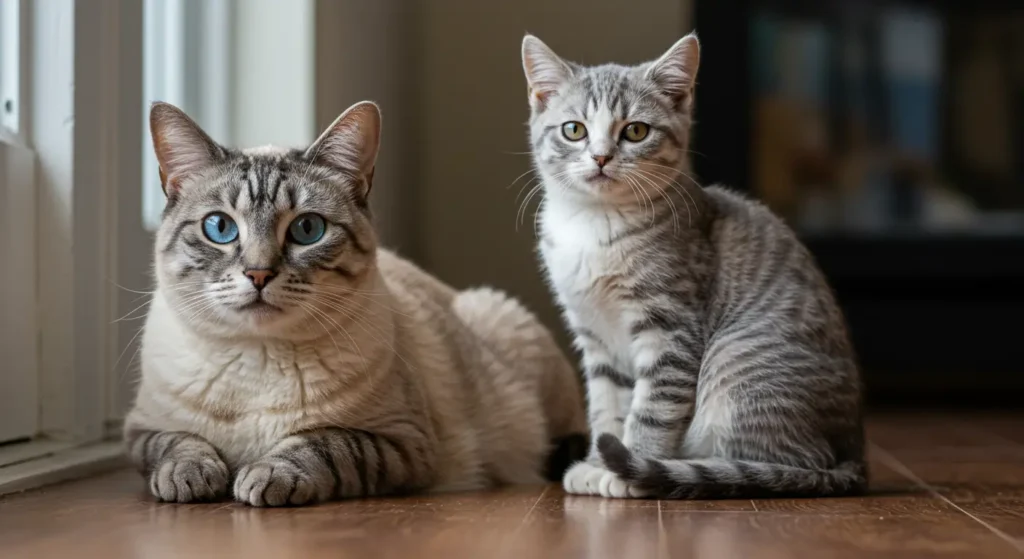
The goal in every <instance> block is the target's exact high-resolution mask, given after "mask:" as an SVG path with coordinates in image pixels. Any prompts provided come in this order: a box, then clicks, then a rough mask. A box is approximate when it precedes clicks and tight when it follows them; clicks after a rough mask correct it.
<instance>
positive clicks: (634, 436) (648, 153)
mask: <svg viewBox="0 0 1024 559" xmlns="http://www.w3.org/2000/svg"><path fill="white" fill-rule="evenodd" d="M522 55H523V66H524V69H525V72H526V77H527V81H528V84H529V100H530V107H531V110H532V114H531V117H530V142H531V145H532V148H533V157H534V163H535V166H536V169H537V171H538V173H539V174H540V176H541V178H542V180H543V184H544V201H543V206H542V208H541V210H540V212H541V213H540V223H541V232H540V252H541V255H542V257H543V262H544V265H545V267H546V271H547V275H548V279H549V281H550V284H551V286H552V289H553V291H554V294H555V296H556V297H557V300H558V302H559V304H560V305H561V306H562V308H563V309H564V316H565V319H566V321H567V322H568V325H569V327H570V328H571V329H572V331H573V332H574V333H575V341H576V345H577V347H578V348H579V349H580V350H581V352H582V355H583V366H584V369H585V372H586V377H587V395H588V400H589V406H590V411H589V415H590V425H591V432H592V433H593V434H594V436H595V444H594V445H593V447H592V449H591V451H590V456H589V458H588V460H587V461H586V462H581V463H579V464H577V465H575V466H574V467H573V468H572V469H570V471H569V472H568V473H567V474H566V477H565V480H564V484H565V487H566V489H567V490H568V491H569V492H571V493H579V494H595V495H604V496H615V497H641V496H656V497H663V498H716V497H749V496H754V495H775V494H789V495H806V496H816V495H840V494H846V493H854V492H858V491H860V490H862V489H864V487H865V484H866V480H867V470H866V467H865V464H864V435H863V427H862V420H861V393H860V380H859V375H858V372H857V366H856V364H855V361H854V356H853V352H852V349H851V346H850V342H849V340H848V336H847V333H846V327H845V324H844V320H843V317H842V315H841V313H840V311H839V309H838V307H837V305H836V302H835V301H834V299H833V296H832V293H831V291H830V289H829V287H828V286H827V285H826V283H825V280H824V278H823V276H822V274H821V272H820V271H819V270H818V268H817V267H816V265H815V263H814V261H813V260H812V258H811V255H810V254H809V253H808V251H807V249H806V248H805V247H804V246H802V245H801V243H800V242H799V241H798V240H797V238H796V237H795V236H794V234H793V233H792V231H790V229H789V228H787V227H786V225H784V224H783V222H782V221H781V220H779V219H778V218H776V217H775V216H774V215H773V214H772V213H770V212H769V211H768V210H767V209H766V208H764V207H763V206H762V205H760V204H758V203H756V202H752V201H750V200H747V199H744V198H743V197H741V196H739V195H737V194H734V193H732V192H729V191H728V190H725V189H722V188H719V187H709V188H700V187H699V186H698V185H697V184H696V183H695V182H694V181H693V180H692V179H691V177H690V175H689V166H688V157H687V154H688V144H689V129H690V124H691V111H692V107H693V93H694V80H695V78H696V75H697V67H698V63H699V44H698V41H697V37H696V36H695V35H692V34H691V35H688V36H687V37H684V38H683V39H681V40H680V41H679V42H677V43H676V44H675V45H674V46H673V47H672V48H671V49H669V50H668V51H667V52H666V53H665V54H664V55H663V56H661V58H659V59H657V60H655V61H653V62H649V63H646V64H641V65H639V66H619V65H615V64H606V65H603V66H596V67H584V66H580V65H577V64H574V63H572V62H568V61H566V60H563V59H561V58H559V57H558V56H557V55H556V54H555V53H554V52H553V51H552V50H551V49H550V48H548V47H547V46H546V45H545V44H544V43H542V42H541V41H540V40H539V39H537V38H535V37H532V36H527V37H526V38H525V39H524V41H523V51H522ZM719 102H722V101H719Z"/></svg>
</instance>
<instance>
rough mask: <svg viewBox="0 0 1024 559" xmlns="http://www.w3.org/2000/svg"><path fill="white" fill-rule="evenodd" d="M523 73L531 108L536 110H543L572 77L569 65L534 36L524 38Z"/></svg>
mask: <svg viewBox="0 0 1024 559" xmlns="http://www.w3.org/2000/svg"><path fill="white" fill-rule="evenodd" d="M523 71H524V72H525V73H526V83H527V85H528V86H529V96H530V106H531V107H532V108H533V109H534V110H543V109H544V108H545V107H546V106H547V102H548V100H549V99H550V98H551V97H552V96H553V95H555V94H556V93H558V90H559V89H560V88H561V87H562V86H563V85H564V84H565V82H567V81H569V78H571V77H572V68H570V67H569V64H567V63H566V62H565V61H564V60H562V58H561V57H559V56H558V55H557V54H555V51H553V50H551V48H550V47H548V46H547V45H545V44H544V42H543V41H541V40H540V39H538V38H537V37H534V36H533V35H526V37H523Z"/></svg>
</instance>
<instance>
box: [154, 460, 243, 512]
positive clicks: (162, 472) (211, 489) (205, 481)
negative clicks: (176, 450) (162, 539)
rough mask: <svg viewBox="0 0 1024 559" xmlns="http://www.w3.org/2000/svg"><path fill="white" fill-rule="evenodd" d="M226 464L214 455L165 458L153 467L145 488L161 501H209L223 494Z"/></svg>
mask: <svg viewBox="0 0 1024 559" xmlns="http://www.w3.org/2000/svg"><path fill="white" fill-rule="evenodd" d="M227 489H228V467H227V465H226V464H224V461H223V460H221V459H220V458H219V457H217V456H214V455H198V456H187V457H175V458H167V459H165V460H163V461H161V462H160V463H158V464H157V466H156V467H155V468H153V473H151V474H150V476H149V491H150V493H152V494H153V496H155V497H156V498H158V499H160V500H161V501H166V502H170V503H191V502H195V501H213V500H215V499H219V498H221V497H223V496H224V495H226V494H227Z"/></svg>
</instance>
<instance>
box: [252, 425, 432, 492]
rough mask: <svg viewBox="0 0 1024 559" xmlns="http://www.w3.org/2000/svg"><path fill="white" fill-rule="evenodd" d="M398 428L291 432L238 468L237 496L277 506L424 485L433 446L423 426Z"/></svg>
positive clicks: (428, 476)
mask: <svg viewBox="0 0 1024 559" xmlns="http://www.w3.org/2000/svg"><path fill="white" fill-rule="evenodd" d="M398 432H399V434H394V435H380V434H375V433H369V432H367V431H360V430H355V429H340V428H325V429H318V430H314V431H306V432H302V433H298V434H295V435H292V436H290V437H288V438H287V439H285V440H283V441H281V442H280V443H279V444H278V445H277V447H276V448H275V449H274V450H273V451H271V452H270V453H269V454H268V455H267V456H264V457H263V458H262V459H260V460H258V461H257V462H255V463H252V464H248V465H246V466H243V467H242V468H241V469H240V470H239V471H238V475H237V476H235V487H234V494H235V499H236V500H238V501H241V502H243V503H247V504H249V505H253V506H257V507H262V506H272V507H274V506H282V505H304V504H307V503H313V502H318V501H327V500H330V499H337V498H345V497H362V496H368V495H385V494H393V493H399V492H404V491H410V490H415V489H420V488H423V487H425V486H427V485H428V484H429V482H430V478H431V474H432V473H433V470H432V466H433V453H432V449H431V447H430V445H429V444H427V438H426V436H424V435H423V432H422V430H420V429H419V428H418V427H415V426H412V425H411V424H408V425H403V429H400V430H398Z"/></svg>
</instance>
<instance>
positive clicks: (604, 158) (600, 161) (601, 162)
mask: <svg viewBox="0 0 1024 559" xmlns="http://www.w3.org/2000/svg"><path fill="white" fill-rule="evenodd" d="M611 160H612V156H610V155H595V156H594V161H597V167H598V168H599V169H604V166H605V165H607V164H608V162H609V161H611Z"/></svg>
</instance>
